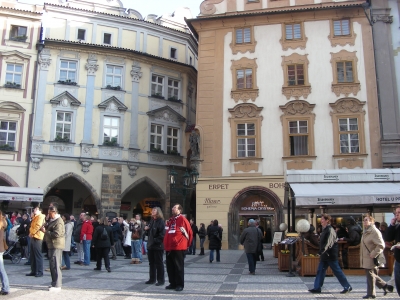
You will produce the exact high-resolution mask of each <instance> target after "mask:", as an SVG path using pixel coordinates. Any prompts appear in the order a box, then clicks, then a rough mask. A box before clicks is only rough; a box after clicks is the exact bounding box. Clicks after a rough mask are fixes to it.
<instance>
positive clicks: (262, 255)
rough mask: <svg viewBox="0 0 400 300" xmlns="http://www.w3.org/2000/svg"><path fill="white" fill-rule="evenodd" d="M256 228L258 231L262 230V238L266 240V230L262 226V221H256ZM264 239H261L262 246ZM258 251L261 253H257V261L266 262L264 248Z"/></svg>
mask: <svg viewBox="0 0 400 300" xmlns="http://www.w3.org/2000/svg"><path fill="white" fill-rule="evenodd" d="M256 227H257V228H258V229H260V231H261V236H262V239H263V238H264V234H265V230H264V227H262V226H261V225H260V220H256ZM262 239H261V245H262ZM258 250H259V251H258V253H257V261H260V260H262V261H264V251H263V247H260V248H259V249H258Z"/></svg>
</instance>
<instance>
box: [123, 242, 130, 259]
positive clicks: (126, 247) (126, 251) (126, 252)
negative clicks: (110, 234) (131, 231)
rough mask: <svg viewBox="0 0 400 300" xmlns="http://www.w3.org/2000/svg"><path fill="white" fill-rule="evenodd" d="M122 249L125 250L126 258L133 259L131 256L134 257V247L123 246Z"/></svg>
mask: <svg viewBox="0 0 400 300" xmlns="http://www.w3.org/2000/svg"><path fill="white" fill-rule="evenodd" d="M122 249H123V250H124V252H125V256H127V257H129V258H130V257H131V255H132V247H131V246H125V245H123V246H122Z"/></svg>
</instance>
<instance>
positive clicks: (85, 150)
mask: <svg viewBox="0 0 400 300" xmlns="http://www.w3.org/2000/svg"><path fill="white" fill-rule="evenodd" d="M92 148H93V145H92V144H81V157H86V158H92Z"/></svg>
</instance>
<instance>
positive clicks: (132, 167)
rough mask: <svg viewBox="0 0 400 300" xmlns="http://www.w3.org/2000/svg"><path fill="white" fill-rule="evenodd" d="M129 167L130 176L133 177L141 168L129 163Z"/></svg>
mask: <svg viewBox="0 0 400 300" xmlns="http://www.w3.org/2000/svg"><path fill="white" fill-rule="evenodd" d="M128 169H129V176H131V177H132V178H133V177H135V176H136V171H137V169H139V166H137V165H133V164H130V163H128Z"/></svg>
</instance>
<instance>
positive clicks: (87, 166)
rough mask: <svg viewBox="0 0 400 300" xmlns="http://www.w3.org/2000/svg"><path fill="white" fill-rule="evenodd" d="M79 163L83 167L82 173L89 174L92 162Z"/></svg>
mask: <svg viewBox="0 0 400 300" xmlns="http://www.w3.org/2000/svg"><path fill="white" fill-rule="evenodd" d="M79 163H80V164H81V165H82V169H81V170H82V172H83V173H84V174H86V173H87V172H89V167H90V166H91V164H92V162H90V161H84V160H81V161H80V162H79Z"/></svg>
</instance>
